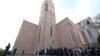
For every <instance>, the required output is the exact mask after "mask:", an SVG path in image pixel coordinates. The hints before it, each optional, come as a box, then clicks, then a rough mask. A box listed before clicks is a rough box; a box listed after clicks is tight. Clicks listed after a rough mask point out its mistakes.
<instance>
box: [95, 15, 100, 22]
mask: <svg viewBox="0 0 100 56" xmlns="http://www.w3.org/2000/svg"><path fill="white" fill-rule="evenodd" d="M95 20H96V22H100V14H98V15H97V16H95Z"/></svg>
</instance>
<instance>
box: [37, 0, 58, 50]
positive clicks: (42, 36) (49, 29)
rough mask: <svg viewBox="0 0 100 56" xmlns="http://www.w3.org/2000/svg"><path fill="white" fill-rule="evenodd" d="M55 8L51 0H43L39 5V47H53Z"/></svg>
mask: <svg viewBox="0 0 100 56" xmlns="http://www.w3.org/2000/svg"><path fill="white" fill-rule="evenodd" d="M55 27H56V20H55V10H54V4H53V2H52V0H45V1H44V2H43V4H42V7H41V14H40V22H39V35H38V43H39V47H40V49H46V48H50V47H53V48H54V47H55V46H57V45H55V37H56V29H55Z"/></svg>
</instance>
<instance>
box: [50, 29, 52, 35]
mask: <svg viewBox="0 0 100 56" xmlns="http://www.w3.org/2000/svg"><path fill="white" fill-rule="evenodd" d="M50 30H51V33H50V35H51V36H52V27H51V29H50Z"/></svg>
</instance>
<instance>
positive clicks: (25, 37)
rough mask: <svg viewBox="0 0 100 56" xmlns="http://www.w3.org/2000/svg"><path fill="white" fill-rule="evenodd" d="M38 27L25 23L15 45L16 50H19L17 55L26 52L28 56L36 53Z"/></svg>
mask: <svg viewBox="0 0 100 56" xmlns="http://www.w3.org/2000/svg"><path fill="white" fill-rule="evenodd" d="M37 27H38V26H37V25H35V24H33V23H30V22H28V21H25V20H24V21H23V24H22V26H21V29H20V31H19V34H18V36H17V39H16V41H15V44H14V47H13V49H14V48H17V53H22V51H23V50H24V52H25V53H26V54H32V53H33V51H34V46H35V45H34V43H35V38H36V37H37Z"/></svg>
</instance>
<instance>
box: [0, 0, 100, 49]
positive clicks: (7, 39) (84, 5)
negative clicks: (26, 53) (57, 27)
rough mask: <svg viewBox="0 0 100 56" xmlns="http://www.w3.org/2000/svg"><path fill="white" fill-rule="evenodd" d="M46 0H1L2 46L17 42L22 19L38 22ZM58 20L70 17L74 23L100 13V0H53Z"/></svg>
mask: <svg viewBox="0 0 100 56" xmlns="http://www.w3.org/2000/svg"><path fill="white" fill-rule="evenodd" d="M43 1H44V0H0V48H3V49H4V48H5V46H6V45H7V44H8V43H11V48H12V47H13V44H14V42H15V39H16V37H17V34H18V31H19V29H20V27H21V24H22V21H23V20H27V21H30V22H32V23H35V24H38V22H39V16H40V9H41V5H42V3H43ZM53 2H54V5H55V14H56V21H57V22H59V21H61V20H63V19H64V18H65V17H69V18H70V20H72V21H73V22H74V23H78V22H79V21H80V20H82V19H85V18H86V17H88V16H90V17H94V16H96V15H97V14H99V13H100V0H53Z"/></svg>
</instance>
